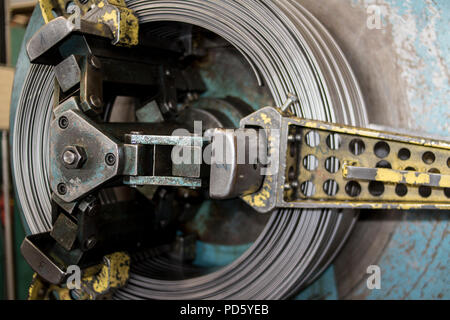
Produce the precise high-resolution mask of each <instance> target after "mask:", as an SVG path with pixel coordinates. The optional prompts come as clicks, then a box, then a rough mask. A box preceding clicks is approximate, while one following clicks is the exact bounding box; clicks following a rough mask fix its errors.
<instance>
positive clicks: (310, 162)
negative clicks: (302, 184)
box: [303, 154, 319, 171]
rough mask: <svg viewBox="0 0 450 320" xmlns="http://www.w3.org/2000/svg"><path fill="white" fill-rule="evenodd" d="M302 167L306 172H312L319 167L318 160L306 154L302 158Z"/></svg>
mask: <svg viewBox="0 0 450 320" xmlns="http://www.w3.org/2000/svg"><path fill="white" fill-rule="evenodd" d="M303 166H304V167H305V169H306V170H308V171H314V170H316V169H317V167H318V166H319V159H317V157H316V156H314V155H312V154H308V155H307V156H306V157H304V158H303Z"/></svg>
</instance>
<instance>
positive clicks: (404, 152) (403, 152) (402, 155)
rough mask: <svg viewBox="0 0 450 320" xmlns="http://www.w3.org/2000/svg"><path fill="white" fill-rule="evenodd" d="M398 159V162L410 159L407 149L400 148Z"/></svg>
mask: <svg viewBox="0 0 450 320" xmlns="http://www.w3.org/2000/svg"><path fill="white" fill-rule="evenodd" d="M398 158H399V159H400V160H403V161H405V160H408V159H409V158H411V151H409V149H406V148H402V149H400V150H399V151H398Z"/></svg>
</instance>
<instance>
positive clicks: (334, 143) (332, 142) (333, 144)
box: [326, 133, 342, 150]
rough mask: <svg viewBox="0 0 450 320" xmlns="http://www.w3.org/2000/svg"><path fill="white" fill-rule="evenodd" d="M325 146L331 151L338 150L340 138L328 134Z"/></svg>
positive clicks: (335, 134) (337, 135) (336, 135)
mask: <svg viewBox="0 0 450 320" xmlns="http://www.w3.org/2000/svg"><path fill="white" fill-rule="evenodd" d="M326 142H327V146H328V148H330V149H331V150H338V149H339V148H340V147H341V142H342V139H341V136H340V135H339V134H337V133H330V134H329V135H328V137H327V140H326Z"/></svg>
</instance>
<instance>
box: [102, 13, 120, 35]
mask: <svg viewBox="0 0 450 320" xmlns="http://www.w3.org/2000/svg"><path fill="white" fill-rule="evenodd" d="M98 22H99V23H102V22H112V24H113V26H114V28H115V29H116V30H115V33H117V29H118V28H119V22H118V17H117V11H116V10H115V9H113V10H111V11H110V12H105V13H104V14H103V16H102V17H101V18H98ZM114 35H116V34H114Z"/></svg>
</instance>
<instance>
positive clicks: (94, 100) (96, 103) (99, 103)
mask: <svg viewBox="0 0 450 320" xmlns="http://www.w3.org/2000/svg"><path fill="white" fill-rule="evenodd" d="M89 103H90V104H91V105H92V106H94V107H95V108H100V107H101V106H102V99H100V98H99V97H97V96H96V95H94V94H91V96H90V97H89Z"/></svg>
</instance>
